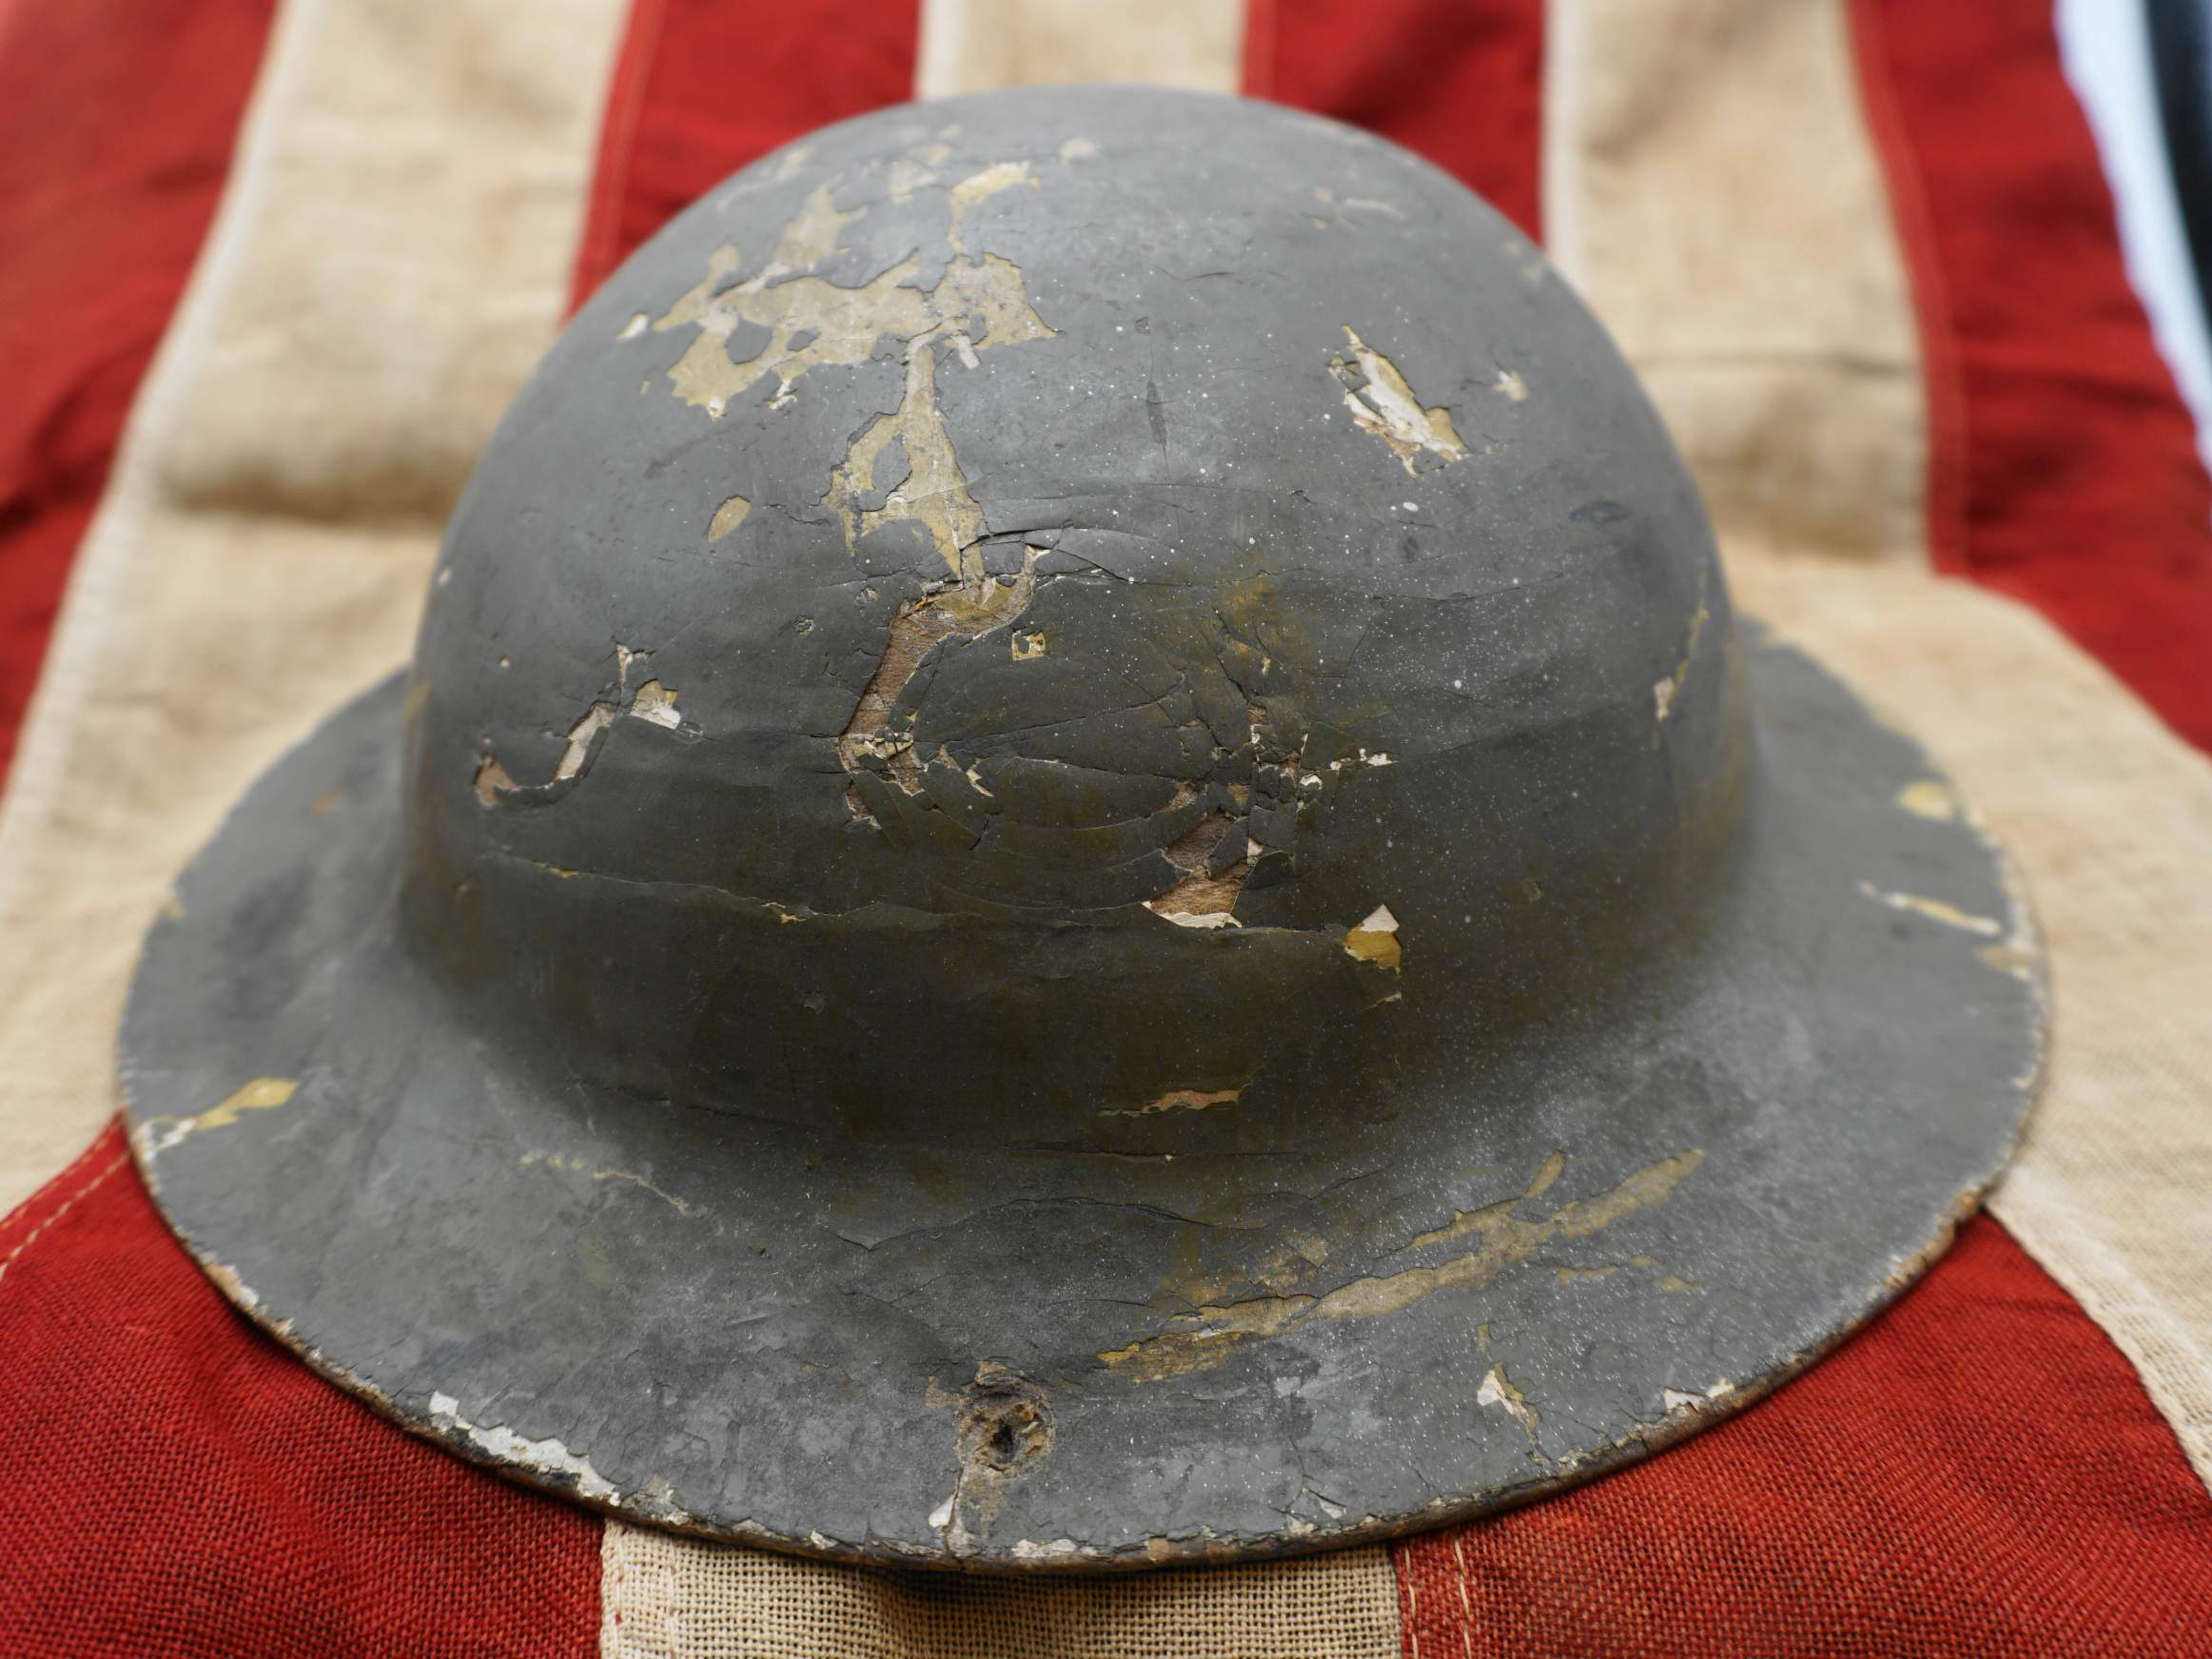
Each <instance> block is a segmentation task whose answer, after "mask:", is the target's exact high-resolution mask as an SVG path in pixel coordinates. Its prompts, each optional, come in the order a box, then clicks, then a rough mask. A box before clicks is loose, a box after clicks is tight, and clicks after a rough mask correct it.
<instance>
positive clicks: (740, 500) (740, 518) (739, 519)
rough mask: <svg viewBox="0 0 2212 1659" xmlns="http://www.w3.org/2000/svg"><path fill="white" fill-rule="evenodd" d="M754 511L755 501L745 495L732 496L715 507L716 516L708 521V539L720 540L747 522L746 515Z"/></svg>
mask: <svg viewBox="0 0 2212 1659" xmlns="http://www.w3.org/2000/svg"><path fill="white" fill-rule="evenodd" d="M752 511H753V503H752V502H751V501H748V500H747V499H746V498H744V497H743V496H732V497H731V498H729V499H728V500H726V501H724V502H723V503H722V504H721V505H720V506H719V507H716V508H715V509H714V517H712V518H710V519H709V520H708V521H707V539H708V540H709V541H719V540H721V539H722V537H725V536H728V535H729V534H730V533H731V532H732V531H734V530H735V529H736V528H737V526H738V525H740V524H742V523H744V522H745V516H746V515H747V514H748V513H750V512H752Z"/></svg>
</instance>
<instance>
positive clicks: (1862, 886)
mask: <svg viewBox="0 0 2212 1659" xmlns="http://www.w3.org/2000/svg"><path fill="white" fill-rule="evenodd" d="M1859 891H1860V892H1861V893H1863V894H1864V895H1866V896H1867V897H1868V898H1869V899H1872V900H1873V901H1874V902H1875V903H1876V904H1877V905H1887V906H1888V907H1889V908H1890V909H1892V910H1905V911H1908V912H1909V913H1910V914H1912V915H1915V916H1925V917H1926V918H1927V919H1928V921H1930V922H1941V923H1942V924H1943V925H1944V926H1945V927H1956V928H1958V929H1959V930H1960V931H1961V932H1965V933H1979V934H1982V935H1983V936H1984V937H1986V938H1989V939H1994V938H1996V937H1997V936H1998V935H2000V934H2001V933H2003V932H2004V931H2005V925H2004V924H2003V923H2002V922H1999V921H1997V920H1996V919H1995V918H1994V917H1990V916H1977V915H1974V914H1973V913H1972V912H1970V911H1967V910H1962V909H1960V908H1958V907H1957V906H1956V905H1947V904H1945V903H1944V901H1943V900H1941V899H1929V898H1923V897H1922V896H1921V895H1920V894H1918V893H1898V892H1889V891H1887V890H1885V889H1883V888H1877V887H1875V886H1874V885H1873V883H1871V882H1861V883H1859Z"/></svg>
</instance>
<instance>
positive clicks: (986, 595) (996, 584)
mask: <svg viewBox="0 0 2212 1659" xmlns="http://www.w3.org/2000/svg"><path fill="white" fill-rule="evenodd" d="M1038 552H1039V550H1038V549H1036V548H1034V547H1031V548H1025V549H1024V550H1023V554H1022V571H1021V574H1020V575H1019V576H1016V577H1014V578H1013V580H1012V581H1010V582H1001V581H997V580H995V579H993V578H991V577H989V576H981V575H980V574H979V575H978V576H977V578H976V580H975V581H974V582H973V583H972V584H969V583H962V584H959V585H957V586H955V585H951V584H947V585H943V586H940V587H934V588H931V589H930V590H929V591H927V592H925V593H924V594H923V595H922V596H921V597H920V598H919V599H913V600H910V601H908V602H907V603H905V604H903V605H901V606H900V607H899V609H898V614H897V615H895V616H894V617H893V618H892V619H891V633H890V634H889V636H888V637H887V638H886V639H885V641H884V648H883V657H882V659H881V660H880V661H879V662H878V663H877V664H876V668H875V673H873V674H872V675H871V677H870V679H869V682H868V684H867V685H866V686H865V687H864V688H863V689H862V691H861V693H860V701H859V702H858V703H856V704H854V705H853V709H852V719H850V720H849V721H847V722H846V725H845V730H844V731H843V732H840V733H839V734H838V737H837V758H838V760H839V761H840V762H841V763H842V764H843V766H844V768H845V770H846V771H849V772H856V771H862V770H863V769H864V768H866V769H867V770H871V771H874V770H878V769H877V768H875V767H872V766H870V764H869V763H871V762H880V763H883V770H885V771H888V774H889V775H890V777H891V780H892V781H893V782H894V783H896V784H897V785H898V786H899V787H900V788H901V789H903V790H906V791H907V793H909V794H913V793H916V792H917V791H918V790H920V788H921V776H922V772H921V767H920V765H919V764H918V763H917V762H916V761H915V759H914V756H913V753H912V749H913V739H912V738H911V737H910V736H909V735H908V734H907V732H905V730H904V729H903V727H902V728H900V729H898V730H893V723H892V719H891V713H892V711H893V709H894V708H896V706H897V704H898V698H899V693H900V692H902V691H903V690H905V689H906V684H907V682H908V681H909V680H910V679H912V678H913V677H914V672H915V671H916V670H917V669H919V668H920V667H921V665H922V659H923V658H924V657H926V656H928V655H929V654H930V651H931V650H932V649H934V648H935V647H936V646H937V645H938V644H939V643H940V642H942V641H944V640H947V639H950V638H953V637H955V636H958V637H962V638H969V639H972V638H975V637H977V636H979V635H981V634H989V632H991V631H992V630H993V629H996V628H1005V627H1008V626H1009V625H1010V624H1012V623H1013V622H1015V621H1017V620H1019V619H1020V617H1021V615H1022V614H1023V613H1024V612H1026V611H1027V610H1028V608H1029V600H1030V598H1031V596H1032V595H1034V594H1035V592H1036V585H1037V556H1038ZM969 782H970V783H975V784H976V787H977V789H978V790H979V791H981V792H985V793H988V792H989V791H988V790H982V786H981V784H980V783H977V781H976V780H975V779H974V778H973V777H970V778H969Z"/></svg>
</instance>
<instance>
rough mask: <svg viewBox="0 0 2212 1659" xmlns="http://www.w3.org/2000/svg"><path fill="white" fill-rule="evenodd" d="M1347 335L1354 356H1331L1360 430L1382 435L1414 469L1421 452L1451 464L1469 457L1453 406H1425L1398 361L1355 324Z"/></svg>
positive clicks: (1408, 468)
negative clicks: (1356, 329)
mask: <svg viewBox="0 0 2212 1659" xmlns="http://www.w3.org/2000/svg"><path fill="white" fill-rule="evenodd" d="M1344 339H1345V340H1346V342H1349V343H1350V345H1351V348H1352V355H1351V356H1350V357H1349V358H1346V357H1343V356H1341V355H1339V356H1336V357H1332V358H1331V359H1330V360H1329V372H1330V373H1331V374H1333V375H1334V376H1336V378H1337V380H1338V381H1339V383H1341V385H1342V386H1343V387H1344V407H1345V408H1347V409H1349V410H1350V411H1351V412H1352V420H1353V423H1354V424H1355V425H1357V426H1358V427H1359V428H1360V431H1362V432H1369V433H1372V434H1374V436H1375V437H1377V438H1378V439H1381V441H1382V443H1383V445H1384V446H1385V447H1386V448H1387V449H1388V450H1389V451H1390V453H1391V454H1392V455H1395V456H1396V457H1398V459H1399V462H1400V465H1402V466H1403V467H1404V468H1405V470H1406V471H1407V472H1408V473H1409V474H1410V473H1414V472H1415V471H1416V470H1417V469H1416V468H1415V466H1414V460H1415V458H1416V457H1418V456H1420V455H1423V454H1427V455H1431V456H1434V457H1436V458H1437V459H1438V460H1439V461H1440V462H1441V463H1443V464H1445V465H1449V464H1450V463H1451V462H1453V461H1457V460H1465V459H1467V446H1466V445H1465V444H1464V443H1462V442H1461V441H1460V440H1459V434H1458V430H1457V429H1456V428H1455V427H1454V426H1453V425H1452V412H1451V411H1450V410H1449V409H1447V408H1445V407H1443V406H1442V405H1441V404H1438V405H1436V406H1434V407H1423V405H1422V403H1421V400H1419V398H1417V397H1416V396H1414V391H1413V388H1412V387H1411V386H1410V385H1408V384H1406V380H1405V377H1404V376H1403V375H1401V374H1400V373H1399V372H1398V365H1397V364H1396V363H1394V362H1392V361H1390V360H1389V359H1388V358H1386V357H1384V356H1383V355H1382V354H1381V353H1380V352H1379V351H1377V350H1376V349H1375V348H1374V347H1373V346H1371V345H1369V344H1368V343H1367V342H1365V341H1363V340H1361V339H1360V337H1359V335H1358V334H1356V333H1354V332H1353V331H1352V329H1351V327H1350V326H1349V325H1347V326H1346V327H1345V329H1344Z"/></svg>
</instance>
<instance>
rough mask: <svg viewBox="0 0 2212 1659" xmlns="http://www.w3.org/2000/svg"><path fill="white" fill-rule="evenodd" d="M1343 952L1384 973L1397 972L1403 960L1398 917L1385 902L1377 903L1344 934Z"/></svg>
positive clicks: (1356, 960) (1403, 954) (1403, 952)
mask: <svg viewBox="0 0 2212 1659" xmlns="http://www.w3.org/2000/svg"><path fill="white" fill-rule="evenodd" d="M1344 954H1345V955H1346V956H1349V957H1350V958H1352V960H1353V961H1355V962H1371V963H1373V964H1374V965H1375V966H1377V967H1380V968H1381V969H1382V970H1383V971H1384V972H1386V973H1397V972H1398V971H1399V970H1400V967H1401V966H1403V964H1404V961H1405V951H1404V948H1403V947H1401V946H1400V944H1399V941H1398V918H1397V917H1396V916H1393V915H1392V914H1391V913H1390V907H1389V906H1388V905H1378V906H1376V907H1375V909H1374V911H1373V913H1372V914H1370V915H1369V916H1368V918H1367V919H1366V920H1365V921H1364V922H1362V923H1360V925H1359V926H1358V927H1352V928H1347V929H1346V930H1345V933H1344Z"/></svg>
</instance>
